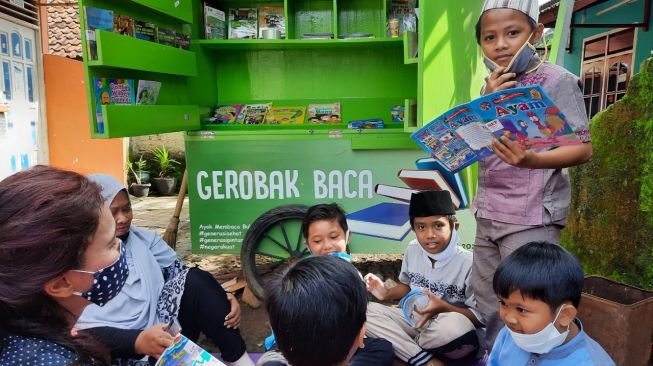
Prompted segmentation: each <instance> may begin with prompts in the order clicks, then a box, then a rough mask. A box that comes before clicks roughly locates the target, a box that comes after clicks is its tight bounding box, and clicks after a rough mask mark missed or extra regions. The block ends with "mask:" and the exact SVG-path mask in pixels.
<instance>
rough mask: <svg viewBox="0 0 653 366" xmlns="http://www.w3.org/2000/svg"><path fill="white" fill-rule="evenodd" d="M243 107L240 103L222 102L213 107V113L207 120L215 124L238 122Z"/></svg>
mask: <svg viewBox="0 0 653 366" xmlns="http://www.w3.org/2000/svg"><path fill="white" fill-rule="evenodd" d="M241 107H242V105H240V104H220V105H218V106H216V107H215V109H213V115H211V117H209V119H208V121H207V122H208V123H214V124H231V123H236V118H238V114H239V113H240V109H241Z"/></svg>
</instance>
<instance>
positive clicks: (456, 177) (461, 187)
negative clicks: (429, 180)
mask: <svg viewBox="0 0 653 366" xmlns="http://www.w3.org/2000/svg"><path fill="white" fill-rule="evenodd" d="M415 166H416V167H417V169H420V170H437V171H438V172H440V174H441V175H442V177H443V178H444V179H445V180H446V181H447V183H449V186H450V187H452V188H453V190H454V191H455V192H456V195H458V198H460V208H467V207H469V204H470V203H471V200H472V195H471V194H470V193H469V191H468V188H467V184H465V179H464V177H463V174H462V173H452V172H450V171H449V170H447V168H445V167H444V166H443V165H442V163H440V162H439V161H438V160H436V159H433V158H420V159H417V161H415Z"/></svg>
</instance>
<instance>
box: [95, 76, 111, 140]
mask: <svg viewBox="0 0 653 366" xmlns="http://www.w3.org/2000/svg"><path fill="white" fill-rule="evenodd" d="M93 94H94V95H95V124H96V131H97V132H98V133H104V116H103V114H102V105H108V104H111V89H110V88H109V83H108V82H107V79H106V78H99V77H97V76H94V77H93Z"/></svg>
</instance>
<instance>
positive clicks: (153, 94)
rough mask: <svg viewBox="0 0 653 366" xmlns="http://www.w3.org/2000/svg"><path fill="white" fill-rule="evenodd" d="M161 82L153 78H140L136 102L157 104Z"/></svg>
mask: <svg viewBox="0 0 653 366" xmlns="http://www.w3.org/2000/svg"><path fill="white" fill-rule="evenodd" d="M160 89H161V82H159V81H153V80H139V81H138V89H137V91H136V104H156V99H157V98H158V97H159V90H160Z"/></svg>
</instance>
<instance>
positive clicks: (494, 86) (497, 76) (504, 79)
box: [483, 66, 517, 95]
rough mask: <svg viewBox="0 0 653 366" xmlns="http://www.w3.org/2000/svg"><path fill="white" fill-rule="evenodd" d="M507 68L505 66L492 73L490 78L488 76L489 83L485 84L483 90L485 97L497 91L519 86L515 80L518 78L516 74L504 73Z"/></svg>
mask: <svg viewBox="0 0 653 366" xmlns="http://www.w3.org/2000/svg"><path fill="white" fill-rule="evenodd" d="M505 69H506V68H505V67H503V66H500V67H497V68H496V69H494V71H492V73H491V74H490V76H488V78H487V81H486V82H485V89H483V95H486V94H490V93H494V92H495V91H499V90H505V89H510V88H514V87H515V86H517V82H516V81H515V80H514V79H515V77H517V74H515V73H514V72H507V73H505V74H504V73H503V71H504V70H505Z"/></svg>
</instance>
